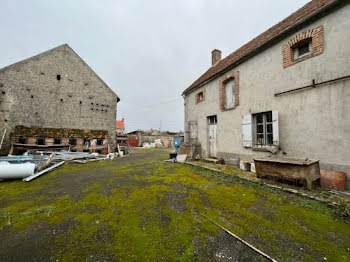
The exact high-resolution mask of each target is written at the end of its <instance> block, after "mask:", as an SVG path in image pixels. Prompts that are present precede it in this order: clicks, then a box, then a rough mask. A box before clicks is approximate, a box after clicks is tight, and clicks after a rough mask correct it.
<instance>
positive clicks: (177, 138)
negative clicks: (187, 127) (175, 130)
mask: <svg viewBox="0 0 350 262" xmlns="http://www.w3.org/2000/svg"><path fill="white" fill-rule="evenodd" d="M181 142H182V137H181V136H175V137H174V147H175V149H176V151H177V150H179V148H180V146H181Z"/></svg>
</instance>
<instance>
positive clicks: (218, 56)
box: [211, 49, 221, 66]
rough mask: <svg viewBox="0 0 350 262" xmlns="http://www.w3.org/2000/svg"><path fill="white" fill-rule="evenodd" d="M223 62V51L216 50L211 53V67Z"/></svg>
mask: <svg viewBox="0 0 350 262" xmlns="http://www.w3.org/2000/svg"><path fill="white" fill-rule="evenodd" d="M220 60H221V51H220V50H217V49H214V50H213V51H211V65H212V66H213V65H215V64H216V63H217V62H219V61H220Z"/></svg>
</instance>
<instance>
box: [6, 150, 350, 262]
mask: <svg viewBox="0 0 350 262" xmlns="http://www.w3.org/2000/svg"><path fill="white" fill-rule="evenodd" d="M148 154H151V155H152V157H153V158H147V156H148ZM166 154H167V151H161V150H152V151H147V154H146V153H140V152H136V154H135V156H132V157H133V161H132V162H130V161H129V160H127V159H126V158H125V159H121V160H117V161H104V162H99V163H88V164H86V165H65V166H64V167H63V168H61V169H58V170H56V171H54V172H52V173H49V174H47V175H45V176H43V177H42V178H40V179H38V180H34V181H33V182H31V183H24V182H21V181H18V182H14V183H13V184H12V182H11V183H6V185H7V187H6V186H4V185H5V184H1V187H2V189H3V191H2V192H1V195H0V199H5V197H6V194H8V195H7V196H8V197H7V198H8V200H9V201H7V202H6V203H2V204H1V206H0V228H1V229H3V228H5V227H6V228H9V229H10V230H9V232H11V234H16V233H17V232H19V231H21V230H25V229H26V228H28V227H29V226H31V225H34V224H35V223H46V224H48V225H50V226H51V227H53V228H55V227H59V226H60V225H63V224H64V223H67V221H71V223H72V227H71V228H70V230H67V231H65V232H64V234H60V235H58V236H56V237H55V239H54V241H55V243H54V244H55V245H57V246H58V247H60V250H61V252H59V253H57V257H56V259H59V260H62V261H76V260H85V258H90V256H91V255H92V254H93V255H94V256H96V257H98V258H105V259H106V260H121V261H125V260H127V261H130V260H134V261H137V260H144V261H149V260H151V261H154V260H157V261H158V260H162V259H163V260H168V261H172V260H182V261H191V260H193V259H195V258H194V253H195V252H194V251H196V252H199V251H198V250H199V249H200V248H203V247H205V246H206V245H207V242H208V236H213V237H218V231H219V229H218V227H217V226H215V225H214V224H212V223H211V222H210V221H208V220H207V219H205V218H203V217H202V216H200V215H199V213H202V214H205V215H207V216H208V217H210V218H211V219H213V220H214V221H216V222H217V223H219V224H221V225H223V226H224V227H226V228H228V229H229V230H230V231H232V232H233V233H235V234H237V235H239V236H240V237H242V238H244V239H246V240H248V241H249V242H251V243H252V244H253V245H254V246H256V247H258V248H260V249H262V250H263V251H264V252H266V253H268V254H269V255H271V256H272V257H274V258H276V259H278V260H281V261H285V260H289V259H291V258H292V259H294V260H305V261H314V260H316V261H317V260H319V258H320V257H321V258H322V259H323V257H326V258H327V259H328V260H330V261H332V260H334V261H347V260H349V259H350V254H349V251H348V250H347V247H349V246H350V237H349V236H350V228H349V226H348V224H347V223H346V221H344V220H343V219H342V218H341V217H335V216H334V213H333V212H332V210H331V209H330V208H328V207H327V206H325V205H323V204H320V203H318V202H315V201H313V200H305V199H303V198H301V197H295V196H291V195H288V194H286V193H284V192H282V191H279V190H271V189H267V188H265V187H264V186H261V185H257V184H253V183H248V182H242V181H241V180H239V178H238V177H237V178H236V176H235V175H231V176H229V177H225V176H223V175H221V174H220V173H217V172H211V171H207V170H203V169H201V168H195V167H191V166H186V165H181V164H171V163H165V162H163V161H162V158H165V156H166ZM118 161H119V162H118ZM87 174H89V176H91V174H94V176H93V178H94V179H91V178H89V177H88V176H87V177H86V180H85V178H84V179H82V180H78V181H80V183H81V184H76V188H75V189H74V190H71V191H68V192H69V193H65V194H62V193H61V195H60V196H58V197H56V195H55V194H44V193H45V192H51V191H52V190H56V189H57V188H56V187H57V186H58V185H60V186H62V184H60V183H61V182H60V181H61V180H62V179H63V178H64V177H65V176H84V175H87ZM68 181H70V180H68ZM82 183H84V184H82ZM16 187H17V188H18V189H19V190H18V191H16V190H15V188H16ZM60 192H66V190H65V189H64V188H63V187H62V188H61V189H60ZM76 192H78V193H79V197H76V196H74V195H75V193H76ZM9 218H10V224H9ZM0 232H1V231H0ZM195 240H196V241H195ZM300 247H303V249H300ZM198 255H199V256H201V255H202V256H205V254H204V253H203V254H202V253H200V252H199V253H198ZM200 258H201V257H199V259H200ZM202 258H204V259H207V258H206V257H202ZM196 259H198V257H196Z"/></svg>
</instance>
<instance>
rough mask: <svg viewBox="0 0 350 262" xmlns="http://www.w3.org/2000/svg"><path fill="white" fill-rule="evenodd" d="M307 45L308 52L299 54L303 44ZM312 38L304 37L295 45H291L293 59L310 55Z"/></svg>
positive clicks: (296, 59)
mask: <svg viewBox="0 0 350 262" xmlns="http://www.w3.org/2000/svg"><path fill="white" fill-rule="evenodd" d="M306 45H308V52H306V53H303V54H300V49H301V48H302V47H304V46H306ZM312 49H313V46H312V38H306V39H304V40H302V41H300V42H298V43H297V44H296V45H294V46H292V53H293V60H294V61H298V59H301V58H304V57H307V56H310V55H311V54H312Z"/></svg>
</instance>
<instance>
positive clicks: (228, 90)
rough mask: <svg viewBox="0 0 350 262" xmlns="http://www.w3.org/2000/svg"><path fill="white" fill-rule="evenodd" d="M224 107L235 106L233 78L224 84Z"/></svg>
mask: <svg viewBox="0 0 350 262" xmlns="http://www.w3.org/2000/svg"><path fill="white" fill-rule="evenodd" d="M225 98H226V99H225V100H226V101H225V102H226V104H225V107H226V109H231V108H234V107H235V80H234V79H230V80H229V81H227V82H226V84H225Z"/></svg>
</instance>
